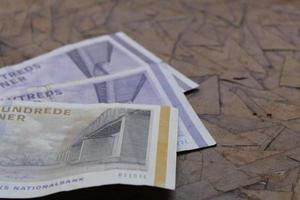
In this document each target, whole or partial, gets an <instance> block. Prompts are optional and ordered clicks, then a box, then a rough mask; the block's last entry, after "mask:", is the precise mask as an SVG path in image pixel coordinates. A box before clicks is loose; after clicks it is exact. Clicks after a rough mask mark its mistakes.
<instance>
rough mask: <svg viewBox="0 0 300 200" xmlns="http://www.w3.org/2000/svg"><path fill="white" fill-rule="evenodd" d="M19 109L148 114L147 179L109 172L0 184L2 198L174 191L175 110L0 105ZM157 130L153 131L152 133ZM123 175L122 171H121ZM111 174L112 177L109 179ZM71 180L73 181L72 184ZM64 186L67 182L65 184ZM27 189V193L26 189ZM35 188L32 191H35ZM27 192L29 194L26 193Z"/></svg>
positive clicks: (92, 106)
mask: <svg viewBox="0 0 300 200" xmlns="http://www.w3.org/2000/svg"><path fill="white" fill-rule="evenodd" d="M5 105H10V106H13V105H18V106H32V107H43V106H45V107H48V108H49V107H55V108H70V109H72V108H94V107H101V108H105V107H106V108H111V107H120V108H132V109H141V110H151V111H152V113H153V114H154V115H153V117H152V125H153V127H152V131H153V133H152V134H153V136H152V137H153V138H152V139H153V140H154V141H157V142H155V143H152V144H150V145H151V149H152V151H149V153H150V155H148V156H149V168H151V170H149V171H150V172H149V173H148V175H149V178H147V180H146V181H137V180H133V179H126V180H124V179H123V180H121V179H120V178H119V177H117V175H116V174H117V172H118V171H121V172H122V170H116V169H115V170H108V171H105V172H88V173H82V174H78V175H72V176H68V177H62V178H55V179H51V177H50V178H49V180H46V181H34V182H30V181H28V182H22V183H20V182H19V183H18V182H15V181H14V182H6V181H1V180H0V186H1V188H3V189H2V190H0V197H1V198H33V197H41V196H45V195H49V194H53V193H57V192H62V191H71V190H76V189H82V188H87V187H95V186H102V185H112V184H126V185H136V186H143V185H144V186H155V187H159V188H165V189H170V190H174V189H175V176H176V158H177V154H176V146H177V132H178V110H177V109H176V108H172V107H167V106H150V105H149V106H148V105H147V106H145V105H137V104H118V103H115V104H67V103H53V102H51V103H48V102H47V103H45V102H24V101H0V106H5ZM166 122H167V124H166ZM154 130H156V131H154ZM123 172H124V170H123ZM112 174H114V175H112ZM73 180H76V181H74V182H72V181H73ZM61 181H69V182H70V183H69V185H66V184H64V185H60V183H61ZM65 183H66V182H65ZM16 185H17V186H18V187H19V188H20V187H21V188H22V187H23V188H25V189H24V190H18V191H17V192H16V191H13V187H14V186H16ZM41 185H48V186H49V185H53V187H51V188H50V189H49V188H47V190H42V189H38V186H41ZM28 188H30V189H28ZM34 188H35V189H34ZM28 190H30V191H28Z"/></svg>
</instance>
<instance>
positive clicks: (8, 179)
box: [0, 101, 178, 198]
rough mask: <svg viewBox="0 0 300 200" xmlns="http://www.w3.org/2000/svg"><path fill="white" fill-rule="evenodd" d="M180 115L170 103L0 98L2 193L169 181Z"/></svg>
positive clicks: (38, 193) (32, 193)
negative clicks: (68, 101)
mask: <svg viewBox="0 0 300 200" xmlns="http://www.w3.org/2000/svg"><path fill="white" fill-rule="evenodd" d="M177 122H178V112H177V110H176V109H174V108H171V107H160V106H146V105H132V104H131V105H128V104H88V105H87V104H86V105H83V104H61V103H49V102H47V103H40V102H15V101H9V102H7V101H4V102H0V169H1V170H0V197H1V198H29V197H38V196H43V195H47V194H51V193H55V192H59V191H67V190H73V189H78V188H85V187H90V186H98V185H107V184H131V185H148V186H157V187H162V188H167V189H174V187H175V166H176V138H177V126H178V124H177Z"/></svg>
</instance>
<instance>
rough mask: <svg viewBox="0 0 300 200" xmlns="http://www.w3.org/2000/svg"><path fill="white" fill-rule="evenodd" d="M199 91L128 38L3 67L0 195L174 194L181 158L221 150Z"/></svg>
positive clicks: (70, 48) (120, 35)
mask: <svg viewBox="0 0 300 200" xmlns="http://www.w3.org/2000/svg"><path fill="white" fill-rule="evenodd" d="M197 86H198V85H197V84H196V83H195V82H193V81H192V80H190V79H189V78H187V77H186V76H184V75H183V74H181V73H180V72H178V71H177V70H175V69H174V68H173V67H171V66H169V65H168V64H167V63H164V62H163V61H162V60H161V59H159V58H158V57H156V56H155V55H153V54H152V53H150V52H149V51H147V50H146V49H145V48H143V47H142V46H140V45H139V44H138V43H137V42H135V41H133V40H132V39H131V38H129V37H128V36H127V35H126V34H124V33H115V34H112V35H105V36H101V37H97V38H93V39H89V40H85V41H82V42H79V43H76V44H71V45H67V46H64V47H61V48H59V49H56V50H54V51H52V52H49V53H47V54H44V55H42V56H39V57H36V58H33V59H31V60H28V61H25V62H22V63H20V64H17V65H13V66H8V67H4V68H1V69H0V99H1V103H0V169H1V171H0V197H11V198H15V197H17V198H27V197H37V196H42V195H46V194H51V193H54V192H58V191H67V190H73V189H78V188H84V187H90V186H97V185H106V184H131V185H148V186H157V187H161V188H167V189H174V188H175V174H176V173H175V172H176V170H175V169H176V152H180V151H186V150H194V149H199V148H204V147H208V146H212V145H214V144H215V141H214V139H213V138H212V137H211V135H210V134H209V132H208V131H207V129H206V128H205V127H204V125H203V124H202V122H201V121H200V119H199V118H198V116H197V114H196V113H195V111H194V110H193V109H192V107H191V105H190V104H189V103H188V101H187V99H186V97H185V95H184V92H186V91H189V90H192V89H194V88H197Z"/></svg>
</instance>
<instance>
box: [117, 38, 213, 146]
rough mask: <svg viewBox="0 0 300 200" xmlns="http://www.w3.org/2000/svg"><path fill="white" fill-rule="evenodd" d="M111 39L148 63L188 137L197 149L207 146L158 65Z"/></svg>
mask: <svg viewBox="0 0 300 200" xmlns="http://www.w3.org/2000/svg"><path fill="white" fill-rule="evenodd" d="M111 37H112V38H113V39H114V40H115V41H117V42H118V43H119V44H121V45H123V46H124V47H125V48H126V49H128V50H129V51H131V52H132V53H134V54H135V55H136V56H137V57H139V58H140V59H142V60H143V61H145V62H146V63H148V64H149V65H150V67H151V69H152V71H153V73H154V74H155V75H156V77H157V79H158V80H159V82H160V83H161V85H162V87H163V89H164V91H165V92H166V94H167V95H168V97H169V99H170V101H171V102H172V105H173V106H174V107H176V108H177V109H178V110H179V113H180V118H181V120H182V121H183V123H184V125H185V127H186V128H187V130H188V131H189V133H190V135H191V136H192V138H193V139H194V141H195V142H196V144H197V145H198V146H199V147H205V146H207V143H206V142H205V140H204V139H203V137H202V135H201V133H200V131H199V130H197V128H196V127H195V125H194V124H193V121H192V120H191V118H190V116H189V115H188V113H187V112H186V110H185V109H184V108H183V106H182V103H181V102H180V100H179V98H178V96H177V95H176V93H175V91H174V89H173V88H172V86H171V85H170V83H169V81H168V80H167V78H166V76H165V75H164V73H163V72H162V71H161V69H159V67H160V66H159V63H156V62H154V61H153V60H152V59H150V58H149V57H147V56H145V55H144V54H142V53H141V52H139V51H138V50H137V49H136V48H135V47H133V46H132V45H131V44H129V43H127V42H126V41H124V40H123V39H122V38H121V37H119V36H118V35H115V34H113V35H111Z"/></svg>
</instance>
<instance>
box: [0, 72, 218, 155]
mask: <svg viewBox="0 0 300 200" xmlns="http://www.w3.org/2000/svg"><path fill="white" fill-rule="evenodd" d="M178 93H180V94H181V92H178ZM171 98H172V99H170V98H169V96H168V95H167V94H166V92H165V91H164V90H163V88H162V87H161V85H160V84H159V83H158V81H155V77H154V75H153V74H152V75H151V71H150V70H147V69H145V68H137V69H133V70H127V71H125V72H123V73H119V74H112V75H108V76H101V77H96V78H90V79H85V80H80V81H76V82H69V83H64V84H53V85H47V86H41V87H33V88H27V89H26V90H19V91H11V92H8V93H6V94H1V95H0V100H18V101H42V102H48V101H52V102H66V103H81V104H90V103H115V102H116V103H132V104H151V105H168V106H173V104H172V101H171V100H174V99H175V98H178V102H177V104H176V105H175V106H176V107H178V108H180V111H179V132H178V140H177V141H178V147H177V150H178V151H185V150H192V149H197V148H201V147H206V146H209V145H213V139H212V138H211V137H210V135H209V133H208V132H207V130H206V128H205V127H204V126H203V124H202V123H201V121H200V120H199V119H198V117H197V115H196V113H195V112H194V111H193V109H191V107H190V106H189V104H188V102H187V100H186V99H185V98H180V96H176V94H175V96H174V95H173V96H171ZM197 137H201V141H200V142H198V141H197V140H194V138H197Z"/></svg>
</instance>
